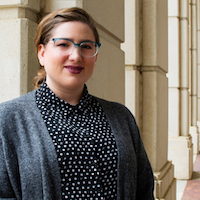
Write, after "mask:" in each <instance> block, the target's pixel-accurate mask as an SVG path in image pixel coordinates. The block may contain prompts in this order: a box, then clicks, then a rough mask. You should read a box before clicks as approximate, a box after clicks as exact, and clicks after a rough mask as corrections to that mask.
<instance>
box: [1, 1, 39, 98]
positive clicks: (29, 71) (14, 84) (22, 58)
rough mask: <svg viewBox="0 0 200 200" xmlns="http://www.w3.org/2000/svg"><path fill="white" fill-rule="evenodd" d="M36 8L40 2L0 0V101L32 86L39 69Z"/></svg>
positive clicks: (37, 9)
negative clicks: (35, 42) (36, 43)
mask: <svg viewBox="0 0 200 200" xmlns="http://www.w3.org/2000/svg"><path fill="white" fill-rule="evenodd" d="M39 11H40V2H39V1H25V0H12V1H10V0H4V1H0V19H1V20H0V30H1V31H0V38H1V40H0V60H1V75H0V76H1V78H0V96H1V98H0V102H3V101H7V100H10V99H13V98H15V97H18V96H20V95H22V94H25V93H27V92H28V91H30V90H32V89H33V86H32V83H31V82H32V78H33V77H34V76H35V74H36V71H37V70H38V69H39V64H38V61H37V57H36V53H35V49H34V44H33V41H34V36H35V32H36V27H37V21H38V18H37V13H38V12H39Z"/></svg>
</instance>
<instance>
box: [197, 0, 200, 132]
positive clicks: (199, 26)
mask: <svg viewBox="0 0 200 200" xmlns="http://www.w3.org/2000/svg"><path fill="white" fill-rule="evenodd" d="M197 81H198V82H197V85H198V87H197V89H198V90H197V126H198V132H200V0H197Z"/></svg>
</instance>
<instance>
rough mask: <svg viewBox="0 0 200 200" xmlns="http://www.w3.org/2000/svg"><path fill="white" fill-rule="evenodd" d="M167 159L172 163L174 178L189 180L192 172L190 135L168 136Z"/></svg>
mask: <svg viewBox="0 0 200 200" xmlns="http://www.w3.org/2000/svg"><path fill="white" fill-rule="evenodd" d="M168 159H169V160H172V163H173V164H174V166H175V167H174V168H175V173H174V176H175V178H176V179H181V180H189V179H190V178H191V177H192V172H193V144H192V137H191V136H190V135H189V136H179V137H170V136H169V140H168Z"/></svg>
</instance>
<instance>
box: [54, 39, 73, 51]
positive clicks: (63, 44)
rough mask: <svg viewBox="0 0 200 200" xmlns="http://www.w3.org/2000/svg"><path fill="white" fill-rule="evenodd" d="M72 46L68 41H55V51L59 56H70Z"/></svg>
mask: <svg viewBox="0 0 200 200" xmlns="http://www.w3.org/2000/svg"><path fill="white" fill-rule="evenodd" d="M73 48H74V44H73V42H72V41H70V40H63V39H58V40H56V41H55V49H56V51H57V52H58V53H59V54H61V55H68V54H71V52H72V51H73Z"/></svg>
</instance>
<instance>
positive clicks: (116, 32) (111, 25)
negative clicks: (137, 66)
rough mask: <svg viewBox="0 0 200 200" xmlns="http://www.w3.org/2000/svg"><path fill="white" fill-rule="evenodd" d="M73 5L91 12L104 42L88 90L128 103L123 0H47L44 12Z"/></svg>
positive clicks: (106, 97) (100, 95) (94, 93)
mask: <svg viewBox="0 0 200 200" xmlns="http://www.w3.org/2000/svg"><path fill="white" fill-rule="evenodd" d="M74 6H76V7H81V8H83V9H85V10H86V11H87V12H88V13H90V14H91V15H92V17H93V18H94V20H95V21H96V25H97V29H98V31H99V34H100V40H101V43H102V46H101V48H100V51H99V54H98V59H97V63H96V68H95V72H94V74H93V76H92V78H91V79H90V80H89V81H88V83H87V86H88V88H89V92H90V93H92V94H93V95H96V96H99V97H101V98H104V99H108V100H111V101H116V102H120V103H122V104H125V69H124V65H125V64H124V52H123V51H122V50H121V48H120V44H121V43H122V42H123V41H124V17H123V16H124V9H123V8H124V1H123V0H109V1H99V0H73V1H60V0H48V1H45V5H44V13H49V12H51V11H53V10H55V9H59V8H67V7H74Z"/></svg>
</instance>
